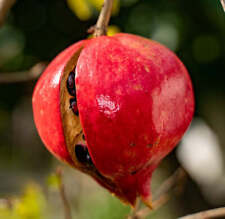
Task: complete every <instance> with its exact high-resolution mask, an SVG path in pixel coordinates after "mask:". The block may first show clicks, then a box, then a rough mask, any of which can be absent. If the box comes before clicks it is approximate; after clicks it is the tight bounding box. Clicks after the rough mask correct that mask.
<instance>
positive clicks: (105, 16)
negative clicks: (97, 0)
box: [94, 0, 113, 37]
mask: <svg viewBox="0 0 225 219" xmlns="http://www.w3.org/2000/svg"><path fill="white" fill-rule="evenodd" d="M112 6H113V0H104V4H103V6H102V10H101V12H100V15H99V17H98V21H97V23H96V26H95V32H94V36H95V37H98V36H102V35H106V32H107V26H108V24H109V20H110V16H111V12H112Z"/></svg>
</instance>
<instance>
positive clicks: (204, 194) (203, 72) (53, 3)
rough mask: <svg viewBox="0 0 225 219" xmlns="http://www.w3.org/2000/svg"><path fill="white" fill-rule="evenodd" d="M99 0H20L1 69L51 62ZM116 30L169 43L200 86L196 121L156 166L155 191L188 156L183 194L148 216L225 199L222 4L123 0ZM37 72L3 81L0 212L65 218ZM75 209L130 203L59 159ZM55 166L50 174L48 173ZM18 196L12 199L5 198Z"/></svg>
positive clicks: (120, 211)
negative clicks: (34, 102)
mask: <svg viewBox="0 0 225 219" xmlns="http://www.w3.org/2000/svg"><path fill="white" fill-rule="evenodd" d="M101 4H102V0H68V1H65V0H18V1H16V3H15V5H14V6H13V7H12V9H11V10H10V12H9V14H8V16H7V19H6V20H5V23H4V25H3V26H2V27H1V28H0V78H1V75H2V74H3V73H7V74H8V75H10V74H11V73H12V72H15V71H16V72H17V71H18V74H20V72H21V71H24V70H27V69H29V68H31V67H32V66H33V65H34V64H36V63H38V62H42V61H47V62H49V61H50V60H52V59H53V58H54V57H55V56H56V55H57V53H59V52H60V51H62V50H63V49H64V48H66V47H67V46H69V45H70V44H72V43H74V42H76V41H78V40H81V39H84V38H87V37H88V34H87V29H88V28H89V27H90V26H92V25H94V24H95V22H96V19H97V15H98V13H99V8H100V6H101ZM110 23H111V24H112V25H115V26H114V27H113V28H110V31H111V32H112V33H113V32H116V31H118V29H119V30H120V31H121V32H128V33H134V34H138V35H141V36H144V37H147V38H151V39H154V40H156V41H159V42H161V43H163V44H165V45H166V46H167V47H169V48H170V49H172V50H173V51H174V52H175V53H176V54H177V55H178V56H179V58H180V59H181V60H182V61H183V62H184V64H185V65H186V67H187V68H188V70H189V72H190V75H191V78H192V81H193V85H194V90H195V97H196V112H195V120H194V122H193V125H192V126H191V128H190V129H189V132H188V134H187V135H186V136H185V137H184V140H183V141H182V143H181V145H180V146H179V147H178V148H177V149H176V150H174V151H173V152H172V153H171V154H170V155H169V156H168V157H167V158H166V159H165V160H164V161H163V162H162V164H161V166H160V168H159V169H158V170H157V172H156V173H155V174H154V176H153V192H154V189H155V188H157V187H159V185H160V183H161V182H162V181H163V180H164V179H166V178H167V177H168V176H169V175H171V174H172V173H173V171H174V170H175V169H176V168H177V167H178V166H179V165H182V166H183V167H184V168H185V170H186V171H187V172H188V175H189V176H188V179H187V181H186V183H185V185H184V186H183V187H184V188H183V192H182V194H180V195H179V196H176V195H175V194H172V195H171V200H170V201H169V203H167V204H166V205H164V206H163V207H162V208H160V210H158V211H156V212H153V213H152V214H151V215H149V217H148V218H153V219H154V218H155V219H158V218H159V219H164V218H166V219H170V218H171V219H173V218H177V217H179V216H182V215H185V214H189V213H193V212H198V211H200V210H204V209H209V208H215V207H219V206H223V205H224V204H225V171H224V167H225V162H224V158H225V156H224V155H225V147H224V146H225V134H224V133H225V13H224V12H223V9H222V7H221V4H220V2H219V0H198V1H196V0H189V1H182V0H157V1H154V0H139V1H138V0H117V1H115V5H114V9H113V17H112V18H111V22H110ZM34 85H35V81H27V82H21V83H1V84H0V219H50V218H54V219H57V218H63V206H62V202H61V199H60V196H59V191H58V185H57V179H56V178H55V176H54V171H55V168H56V166H58V165H59V164H60V163H59V162H58V161H57V160H56V159H55V158H54V157H53V156H51V155H50V153H49V152H48V151H47V150H46V149H45V148H44V147H43V144H42V142H41V141H40V139H39V136H38V135H37V131H36V129H35V126H34V123H33V118H32V106H31V96H32V91H33V88H34ZM63 169H64V178H63V181H64V182H65V186H66V193H67V195H68V199H69V201H70V205H71V208H72V213H73V218H80V219H86V218H91V219H95V218H96V219H99V218H100V219H104V218H107V219H120V218H124V217H125V216H126V215H127V214H128V213H129V211H130V209H129V207H127V206H125V205H123V204H121V203H120V202H119V201H118V200H117V199H116V198H114V197H112V196H111V195H110V194H108V192H106V191H105V190H104V189H102V188H101V187H100V186H98V185H97V184H96V183H95V182H94V181H93V180H92V179H91V178H89V177H87V176H85V175H83V174H81V173H79V172H77V171H74V170H72V169H70V168H69V167H66V166H63ZM52 174H53V175H52ZM8 198H9V200H12V202H11V201H9V203H8V204H6V203H5V202H4V201H5V200H8Z"/></svg>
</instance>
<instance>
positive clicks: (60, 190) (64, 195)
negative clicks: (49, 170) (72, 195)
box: [56, 167, 72, 219]
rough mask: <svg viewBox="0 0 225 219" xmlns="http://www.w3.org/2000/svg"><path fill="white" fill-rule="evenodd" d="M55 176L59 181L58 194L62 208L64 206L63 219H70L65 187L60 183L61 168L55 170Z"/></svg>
mask: <svg viewBox="0 0 225 219" xmlns="http://www.w3.org/2000/svg"><path fill="white" fill-rule="evenodd" d="M56 175H57V176H58V179H59V192H60V196H61V199H62V202H63V206H64V214H65V219H72V215H71V209H70V205H69V201H68V199H67V197H66V193H65V187H64V184H63V182H62V168H61V167H58V168H57V170H56Z"/></svg>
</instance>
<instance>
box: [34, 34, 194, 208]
mask: <svg viewBox="0 0 225 219" xmlns="http://www.w3.org/2000/svg"><path fill="white" fill-rule="evenodd" d="M193 111H194V97H193V89H192V84H191V81H190V77H189V75H188V72H187V70H186V68H185V67H184V65H183V64H182V62H181V61H180V60H179V59H178V58H177V56H176V55H175V54H174V53H173V52H171V51H170V50H169V49H167V48H166V47H164V46H163V45H161V44H159V43H157V42H155V41H151V40H149V39H145V38H142V37H139V36H135V35H131V34H124V33H122V34H116V35H115V36H113V37H107V36H101V37H97V38H93V39H89V40H84V41H80V42H78V43H75V44H74V45H72V46H70V47H69V48H67V49H66V50H64V51H63V52H62V53H61V54H59V55H58V56H57V57H56V58H55V59H54V60H53V61H52V62H51V63H50V65H49V66H48V67H47V69H46V70H45V72H44V73H43V74H42V76H41V78H40V79H39V81H38V83H37V85H36V87H35V90H34V93H33V112H34V120H35V124H36V127H37V130H38V132H39V135H40V137H41V139H42V141H43V142H44V144H45V145H46V147H47V148H48V150H50V151H51V152H52V153H53V155H54V156H56V157H57V158H58V159H60V160H62V161H64V162H66V163H68V164H70V165H71V166H73V167H75V168H76V169H79V170H81V171H82V172H85V173H87V174H89V175H91V176H92V177H93V178H94V179H95V180H96V181H98V182H99V183H100V184H101V185H102V186H103V187H105V188H107V189H108V190H109V191H110V192H111V193H113V194H115V195H116V196H117V197H119V198H120V199H121V200H123V201H124V202H126V203H129V204H131V205H134V204H135V202H136V199H137V197H141V198H142V200H143V201H144V202H145V203H146V204H147V205H149V206H150V204H151V190H150V181H151V177H152V173H153V171H154V170H155V168H156V167H157V166H158V164H159V162H160V161H161V160H162V159H163V158H164V157H165V156H166V155H167V154H168V153H169V152H170V151H171V150H172V149H173V148H174V147H175V146H176V145H177V143H178V142H179V141H180V139H181V138H182V136H183V134H184V132H185V131H186V129H187V128H188V126H189V124H190V122H191V120H192V116H193Z"/></svg>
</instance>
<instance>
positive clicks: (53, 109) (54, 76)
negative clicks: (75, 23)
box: [32, 41, 85, 165]
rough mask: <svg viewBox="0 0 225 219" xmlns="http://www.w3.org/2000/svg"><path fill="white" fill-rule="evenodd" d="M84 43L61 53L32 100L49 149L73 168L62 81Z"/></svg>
mask: <svg viewBox="0 0 225 219" xmlns="http://www.w3.org/2000/svg"><path fill="white" fill-rule="evenodd" d="M84 44H85V41H80V42H78V43H75V44H73V45H72V46H70V47H68V48H67V49H65V50H64V51H63V52H61V53H60V54H59V55H58V56H57V57H56V58H55V59H54V60H53V61H52V62H51V63H50V64H49V65H48V67H47V68H46V69H45V71H44V72H43V74H42V75H41V77H40V79H39V80H38V83H37V84H36V86H35V89H34V92H33V98H32V104H33V115H34V122H35V124H36V127H37V130H38V134H39V135H40V137H41V139H42V141H43V143H44V144H45V146H46V147H47V149H48V150H49V151H50V152H51V153H52V154H53V155H54V156H55V157H57V158H58V159H59V160H61V161H64V162H66V163H68V164H70V165H73V161H72V159H71V157H70V155H69V153H68V151H67V148H66V143H65V138H64V133H63V126H62V118H61V113H60V80H61V77H62V74H63V70H64V68H65V66H66V64H67V62H68V61H69V60H70V59H71V57H72V56H73V55H74V53H76V52H77V51H78V50H79V49H80V48H81V47H82V46H83V45H84Z"/></svg>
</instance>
